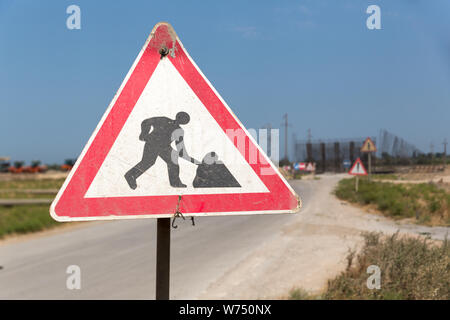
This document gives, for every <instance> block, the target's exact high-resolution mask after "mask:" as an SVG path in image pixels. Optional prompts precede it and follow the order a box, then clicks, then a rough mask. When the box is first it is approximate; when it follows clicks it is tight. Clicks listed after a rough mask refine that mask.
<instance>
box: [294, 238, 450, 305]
mask: <svg viewBox="0 0 450 320" xmlns="http://www.w3.org/2000/svg"><path fill="white" fill-rule="evenodd" d="M371 265H376V266H378V267H379V268H380V272H381V274H380V278H381V281H380V289H369V288H368V287H367V280H368V278H369V277H370V276H371V274H369V273H367V268H368V267H369V266H371ZM289 299H291V300H312V299H327V300H328V299H333V300H342V299H346V300H347V299H358V300H368V299H371V300H397V299H401V300H429V299H433V300H448V299H450V246H449V243H448V242H447V241H443V242H439V243H437V242H433V241H431V240H427V239H426V238H411V237H399V235H398V234H397V233H396V234H394V235H392V236H390V237H385V236H383V235H382V234H381V233H365V234H364V245H363V247H362V249H361V251H360V253H359V254H356V253H355V251H351V252H350V253H349V254H348V256H347V268H346V270H345V271H343V272H342V273H341V274H340V275H338V276H337V277H336V278H334V279H332V280H329V281H328V285H327V289H326V291H325V292H324V293H322V294H320V295H311V294H309V293H308V292H306V291H305V290H303V289H295V290H292V291H291V292H290V295H289Z"/></svg>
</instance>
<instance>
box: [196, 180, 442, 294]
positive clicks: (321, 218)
mask: <svg viewBox="0 0 450 320" xmlns="http://www.w3.org/2000/svg"><path fill="white" fill-rule="evenodd" d="M345 176H346V175H321V179H320V180H309V181H294V182H293V185H294V187H295V185H296V184H297V185H300V184H303V185H305V184H306V186H304V188H306V189H308V188H311V190H312V192H313V196H311V197H308V198H310V200H309V202H307V203H305V206H304V208H303V211H302V213H301V214H299V215H298V217H297V220H296V221H295V222H294V223H293V224H291V225H287V226H285V227H284V228H283V230H281V231H280V233H279V234H278V235H277V237H275V238H274V240H272V241H270V242H266V243H264V244H262V245H261V247H260V248H259V249H258V250H256V251H254V252H253V253H252V254H250V255H249V256H248V257H247V258H246V259H244V260H242V261H241V262H240V263H239V264H238V265H236V266H235V268H233V269H231V270H229V271H228V272H226V273H225V274H224V275H223V276H222V277H220V278H219V279H218V280H217V281H216V282H215V283H213V284H212V285H210V286H209V288H208V289H207V290H206V291H204V292H203V293H202V294H201V295H200V296H199V298H200V299H279V298H283V297H286V296H287V294H288V293H289V291H290V290H291V289H293V288H295V287H301V288H303V289H304V290H306V291H308V292H310V293H320V292H321V291H322V290H324V289H325V287H326V283H327V280H328V279H330V278H333V277H334V276H336V275H338V274H339V273H340V272H341V271H343V270H344V269H345V267H346V259H345V258H346V255H347V253H348V251H349V249H358V247H359V246H361V245H362V237H361V232H363V231H381V232H384V233H386V234H392V233H394V232H396V231H397V230H400V233H408V234H415V235H417V234H427V235H429V236H430V237H431V238H434V239H444V237H445V236H446V233H447V232H448V231H449V229H450V228H445V227H433V228H431V227H424V226H418V225H412V224H402V223H398V222H394V221H392V220H389V219H387V218H385V217H382V216H379V215H373V214H369V213H366V212H364V211H363V210H361V209H360V208H357V207H353V206H350V205H347V204H346V203H344V202H341V201H340V200H338V199H337V198H336V197H335V196H334V195H332V194H331V193H332V191H333V189H334V187H335V185H336V183H337V182H338V181H339V180H340V179H341V178H343V177H345ZM296 189H297V188H296Z"/></svg>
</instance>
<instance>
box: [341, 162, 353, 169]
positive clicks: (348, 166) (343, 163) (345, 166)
mask: <svg viewBox="0 0 450 320" xmlns="http://www.w3.org/2000/svg"><path fill="white" fill-rule="evenodd" d="M342 165H343V166H344V168H346V169H348V168H350V166H351V165H352V163H351V162H350V160H344V161H342Z"/></svg>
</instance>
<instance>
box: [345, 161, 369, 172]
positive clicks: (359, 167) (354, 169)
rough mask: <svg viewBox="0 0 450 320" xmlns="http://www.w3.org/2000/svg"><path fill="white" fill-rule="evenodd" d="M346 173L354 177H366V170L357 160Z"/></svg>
mask: <svg viewBox="0 0 450 320" xmlns="http://www.w3.org/2000/svg"><path fill="white" fill-rule="evenodd" d="M348 173H349V174H352V175H355V176H365V175H367V171H366V168H364V165H363V163H362V162H361V160H360V159H359V158H358V159H356V161H355V163H354V164H353V167H352V168H351V169H350V171H349V172H348Z"/></svg>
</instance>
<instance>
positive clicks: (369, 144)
mask: <svg viewBox="0 0 450 320" xmlns="http://www.w3.org/2000/svg"><path fill="white" fill-rule="evenodd" d="M376 151H377V148H376V146H375V143H374V142H373V141H372V139H370V138H367V139H366V140H365V141H364V143H363V145H362V147H361V152H376Z"/></svg>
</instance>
